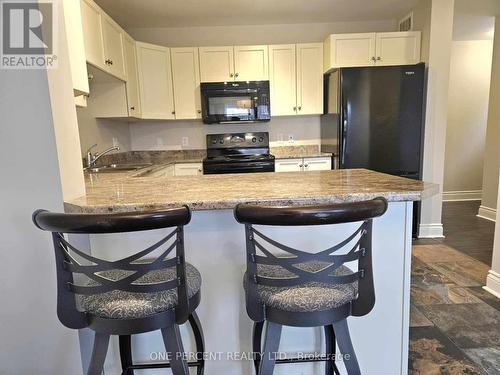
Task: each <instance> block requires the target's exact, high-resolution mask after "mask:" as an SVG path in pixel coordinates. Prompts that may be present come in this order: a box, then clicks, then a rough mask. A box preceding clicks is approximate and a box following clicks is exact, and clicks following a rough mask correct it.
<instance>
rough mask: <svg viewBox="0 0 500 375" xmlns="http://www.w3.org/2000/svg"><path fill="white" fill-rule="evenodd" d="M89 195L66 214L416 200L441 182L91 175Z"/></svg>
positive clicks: (317, 175) (361, 173)
mask: <svg viewBox="0 0 500 375" xmlns="http://www.w3.org/2000/svg"><path fill="white" fill-rule="evenodd" d="M86 190H87V194H86V195H85V196H83V197H80V198H76V199H73V200H70V201H68V202H65V209H66V212H95V213H97V212H99V213H105V212H125V211H146V210H160V209H164V208H169V207H175V206H180V205H183V204H188V205H189V206H190V207H191V208H192V209H193V210H214V209H232V208H234V206H236V204H238V203H241V202H247V203H250V202H251V203H259V204H269V205H301V204H321V203H333V202H347V201H360V200H365V199H372V198H375V197H378V196H382V197H385V198H386V199H387V200H389V201H415V200H421V199H422V198H424V197H427V196H431V195H433V194H435V193H436V192H437V191H438V186H437V185H435V184H429V183H425V182H421V181H415V180H410V179H406V178H401V177H396V176H391V175H387V174H383V173H378V172H373V171H369V170H366V169H351V170H349V169H343V170H329V171H311V172H286V173H251V174H238V175H235V174H226V175H202V176H179V177H131V175H130V174H127V173H102V174H93V175H90V176H89V175H87V176H86Z"/></svg>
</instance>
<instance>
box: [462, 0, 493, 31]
mask: <svg viewBox="0 0 500 375" xmlns="http://www.w3.org/2000/svg"><path fill="white" fill-rule="evenodd" d="M495 16H500V0H473V1H472V0H456V1H455V17H454V21H453V39H454V40H491V39H493V36H494V33H495Z"/></svg>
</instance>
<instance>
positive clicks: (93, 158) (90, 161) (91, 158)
mask: <svg viewBox="0 0 500 375" xmlns="http://www.w3.org/2000/svg"><path fill="white" fill-rule="evenodd" d="M96 146H97V144H95V145H93V146H90V147H89V149H88V150H87V157H86V161H87V168H86V169H88V168H92V167H93V166H94V165H95V163H96V162H97V160H99V159H100V158H101V156H103V155H106V154H108V153H110V152H111V151H115V150H116V151H120V147H118V146H113V147H110V148H108V149H107V150H104V151H103V152H101V153H98V152H96V153H95V154H92V149H93V148H94V147H96Z"/></svg>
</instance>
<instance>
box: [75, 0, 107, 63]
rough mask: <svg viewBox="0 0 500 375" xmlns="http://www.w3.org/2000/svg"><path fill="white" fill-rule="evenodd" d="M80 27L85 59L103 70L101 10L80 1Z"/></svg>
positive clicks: (83, 0)
mask: <svg viewBox="0 0 500 375" xmlns="http://www.w3.org/2000/svg"><path fill="white" fill-rule="evenodd" d="M80 5H81V12H82V26H83V40H84V45H85V57H86V59H87V62H88V63H90V64H92V65H94V66H97V67H99V68H102V69H105V68H106V65H105V63H104V60H105V58H104V41H103V38H102V27H101V10H100V8H99V7H98V6H97V5H96V4H95V3H94V2H93V1H87V0H82V1H81V3H80Z"/></svg>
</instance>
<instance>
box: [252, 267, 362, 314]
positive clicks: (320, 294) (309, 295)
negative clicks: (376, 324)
mask: <svg viewBox="0 0 500 375" xmlns="http://www.w3.org/2000/svg"><path fill="white" fill-rule="evenodd" d="M327 265H328V263H324V262H307V263H300V264H297V265H296V267H298V268H300V269H302V270H305V271H309V272H317V271H319V270H321V269H323V268H324V267H326V266H327ZM352 273H353V272H352V271H351V270H350V269H349V268H347V267H346V266H343V265H342V266H340V267H339V268H337V269H336V270H335V271H332V272H331V273H330V275H335V276H344V275H349V274H352ZM257 274H258V275H259V276H263V277H272V278H291V277H296V275H294V274H293V273H291V272H290V271H288V270H286V269H285V268H283V267H280V266H272V265H265V264H258V265H257ZM245 279H246V278H245ZM245 288H246V285H245ZM357 294H358V283H357V281H355V282H353V283H349V284H340V285H331V284H325V283H317V282H311V283H306V284H300V285H295V286H291V287H274V286H265V285H260V284H259V285H257V295H258V297H259V299H260V300H261V301H262V303H264V304H265V305H267V306H270V307H273V308H276V309H279V310H283V311H291V312H314V311H322V310H328V309H332V308H336V307H340V306H342V305H344V304H346V303H348V302H350V301H353V300H355V299H356V298H357Z"/></svg>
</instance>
